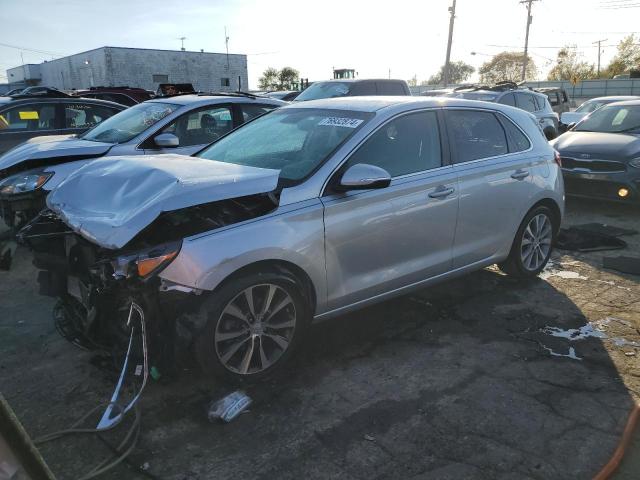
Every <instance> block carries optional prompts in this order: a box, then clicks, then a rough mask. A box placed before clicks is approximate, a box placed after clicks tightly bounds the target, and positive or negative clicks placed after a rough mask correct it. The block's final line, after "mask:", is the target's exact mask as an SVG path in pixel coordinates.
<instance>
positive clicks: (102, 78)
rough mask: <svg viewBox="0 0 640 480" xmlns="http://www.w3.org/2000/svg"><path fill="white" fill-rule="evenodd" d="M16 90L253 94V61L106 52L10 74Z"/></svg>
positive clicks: (197, 54) (118, 49) (176, 52)
mask: <svg viewBox="0 0 640 480" xmlns="http://www.w3.org/2000/svg"><path fill="white" fill-rule="evenodd" d="M7 79H8V82H9V86H10V87H11V88H18V87H24V86H31V85H43V86H49V87H55V88H58V89H61V90H71V89H81V88H88V87H97V86H105V87H116V86H124V85H126V86H129V87H140V88H145V89H147V90H155V89H156V88H157V87H158V84H159V83H191V84H193V86H194V87H195V89H196V90H201V91H220V90H238V89H240V90H247V89H248V73H247V56H246V55H238V54H228V55H227V54H225V53H209V52H189V51H182V50H152V49H145V48H122V47H101V48H96V49H95V50H89V51H87V52H82V53H77V54H75V55H70V56H68V57H63V58H58V59H56V60H50V61H46V62H43V63H40V64H27V65H21V66H19V67H15V68H10V69H9V70H7Z"/></svg>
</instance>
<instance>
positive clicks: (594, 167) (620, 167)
mask: <svg viewBox="0 0 640 480" xmlns="http://www.w3.org/2000/svg"><path fill="white" fill-rule="evenodd" d="M561 158H562V168H563V169H565V170H576V169H581V170H588V171H589V172H603V173H610V172H624V171H626V169H627V168H626V166H625V164H624V163H622V162H616V161H615V160H578V159H577V158H571V157H561Z"/></svg>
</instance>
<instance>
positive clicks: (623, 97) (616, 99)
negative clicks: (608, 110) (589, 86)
mask: <svg viewBox="0 0 640 480" xmlns="http://www.w3.org/2000/svg"><path fill="white" fill-rule="evenodd" d="M603 100H610V101H611V102H621V101H624V100H640V97H639V96H637V95H609V96H608V97H596V98H590V99H589V100H585V102H601V101H603Z"/></svg>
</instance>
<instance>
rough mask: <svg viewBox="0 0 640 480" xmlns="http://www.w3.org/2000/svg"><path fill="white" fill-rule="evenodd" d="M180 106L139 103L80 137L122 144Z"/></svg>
mask: <svg viewBox="0 0 640 480" xmlns="http://www.w3.org/2000/svg"><path fill="white" fill-rule="evenodd" d="M178 107H180V105H174V104H172V103H160V102H152V103H145V102H143V103H139V104H138V105H135V106H133V107H131V108H128V109H126V110H123V111H122V112H120V113H118V114H116V115H114V116H113V117H111V118H108V119H107V120H105V121H104V122H102V123H100V124H98V125H96V126H95V127H94V128H92V129H91V130H89V131H88V132H86V133H85V134H84V135H81V136H80V138H82V139H84V140H91V141H93V142H107V143H124V142H128V141H129V140H131V139H132V138H133V137H135V136H137V135H139V134H140V133H142V132H144V131H145V130H146V129H148V128H149V127H151V126H152V125H154V124H155V123H157V122H159V121H160V120H162V119H163V118H164V117H166V116H167V115H169V114H171V113H172V112H174V111H175V110H176V109H177V108H178Z"/></svg>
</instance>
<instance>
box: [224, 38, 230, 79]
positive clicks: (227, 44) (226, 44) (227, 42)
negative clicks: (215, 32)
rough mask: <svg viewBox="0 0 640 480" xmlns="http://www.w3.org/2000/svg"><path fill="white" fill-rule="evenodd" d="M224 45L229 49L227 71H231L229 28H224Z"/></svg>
mask: <svg viewBox="0 0 640 480" xmlns="http://www.w3.org/2000/svg"><path fill="white" fill-rule="evenodd" d="M224 44H225V46H226V48H227V70H229V36H228V35H227V27H224Z"/></svg>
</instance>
